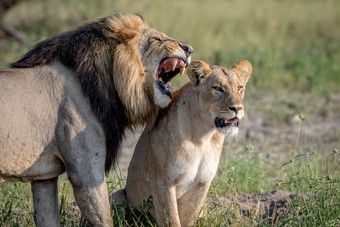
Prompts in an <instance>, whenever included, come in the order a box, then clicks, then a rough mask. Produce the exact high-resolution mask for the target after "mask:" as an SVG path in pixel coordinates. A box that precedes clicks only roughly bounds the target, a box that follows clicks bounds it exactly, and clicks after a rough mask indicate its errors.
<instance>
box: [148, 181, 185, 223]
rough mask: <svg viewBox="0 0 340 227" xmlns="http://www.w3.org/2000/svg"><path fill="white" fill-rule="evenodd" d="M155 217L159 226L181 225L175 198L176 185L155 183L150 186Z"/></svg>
mask: <svg viewBox="0 0 340 227" xmlns="http://www.w3.org/2000/svg"><path fill="white" fill-rule="evenodd" d="M151 188H152V189H151V191H152V196H153V202H154V205H155V211H156V218H157V222H158V224H159V226H171V227H173V226H181V223H180V220H179V215H178V209H177V200H176V187H175V186H172V187H167V186H165V184H162V183H160V182H159V183H156V184H152V187H151Z"/></svg>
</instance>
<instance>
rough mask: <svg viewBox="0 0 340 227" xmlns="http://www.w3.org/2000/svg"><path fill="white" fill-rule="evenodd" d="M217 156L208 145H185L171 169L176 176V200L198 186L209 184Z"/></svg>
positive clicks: (214, 171) (213, 148) (215, 150)
mask: <svg viewBox="0 0 340 227" xmlns="http://www.w3.org/2000/svg"><path fill="white" fill-rule="evenodd" d="M219 156H220V151H219V150H218V149H216V148H215V147H213V146H212V145H211V144H210V143H206V144H202V145H201V146H195V145H193V144H186V146H184V147H183V152H182V155H181V156H180V157H178V159H177V160H176V162H175V163H176V164H175V165H173V169H172V171H173V173H174V175H175V176H176V178H175V179H176V180H175V181H176V185H177V188H176V194H177V198H180V197H181V196H182V195H183V194H184V193H186V192H188V191H189V190H190V189H192V188H194V187H195V186H197V185H198V184H206V183H210V182H211V181H212V179H213V178H214V176H215V174H216V170H217V166H218V162H219Z"/></svg>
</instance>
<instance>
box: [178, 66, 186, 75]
mask: <svg viewBox="0 0 340 227" xmlns="http://www.w3.org/2000/svg"><path fill="white" fill-rule="evenodd" d="M179 70H180V75H181V76H183V74H184V70H185V67H184V66H180V67H179Z"/></svg>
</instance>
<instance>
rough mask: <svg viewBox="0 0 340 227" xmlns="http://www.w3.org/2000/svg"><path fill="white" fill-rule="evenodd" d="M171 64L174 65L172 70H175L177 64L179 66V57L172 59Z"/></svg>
mask: <svg viewBox="0 0 340 227" xmlns="http://www.w3.org/2000/svg"><path fill="white" fill-rule="evenodd" d="M171 65H172V68H171V70H172V71H174V70H175V69H176V66H177V59H173V60H172V61H171Z"/></svg>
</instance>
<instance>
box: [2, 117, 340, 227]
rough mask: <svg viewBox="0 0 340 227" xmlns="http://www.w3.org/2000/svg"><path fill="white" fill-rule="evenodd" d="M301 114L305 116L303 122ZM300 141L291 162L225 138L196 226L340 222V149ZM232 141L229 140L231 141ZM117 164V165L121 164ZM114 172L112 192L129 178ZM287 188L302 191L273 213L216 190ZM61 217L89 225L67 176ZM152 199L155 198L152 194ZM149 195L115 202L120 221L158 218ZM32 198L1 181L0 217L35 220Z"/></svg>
mask: <svg viewBox="0 0 340 227" xmlns="http://www.w3.org/2000/svg"><path fill="white" fill-rule="evenodd" d="M301 125H302V120H300V126H301ZM300 130H301V127H299V130H298V135H297V142H296V146H295V148H294V150H293V151H292V152H291V154H290V159H289V160H288V161H286V162H284V161H283V160H278V161H276V162H275V163H274V164H273V163H272V162H270V161H269V160H268V159H266V158H264V157H263V156H262V155H261V154H262V153H261V152H260V151H257V150H256V147H253V146H251V145H248V146H245V145H244V146H243V148H240V147H239V149H238V150H236V151H234V152H231V151H229V149H230V146H229V145H228V144H226V146H225V150H224V153H223V155H222V157H221V160H220V165H219V169H218V172H217V176H216V177H215V179H214V181H213V183H212V185H211V188H210V191H209V196H208V199H207V202H206V205H205V206H204V207H203V211H205V212H204V213H205V215H204V216H203V217H200V218H199V220H198V221H197V223H196V224H197V226H225V225H227V226H228V223H229V224H233V225H237V226H238V225H242V226H244V225H252V226H268V225H273V224H274V225H275V226H283V225H284V226H338V225H339V224H340V212H339V211H340V197H339V195H340V179H339V177H340V176H339V173H340V165H339V157H338V156H339V154H338V150H337V149H336V148H335V149H333V150H323V149H318V150H308V149H305V148H301V147H300V146H298V140H299V134H300ZM232 143H233V142H230V144H232ZM116 170H117V169H116ZM112 176H113V175H111V177H109V180H108V187H109V191H110V192H114V191H117V190H118V189H120V188H122V187H124V184H125V179H124V177H122V176H121V175H120V174H119V169H118V170H117V171H116V174H115V177H112ZM274 189H283V190H287V191H290V192H293V193H295V194H296V195H303V196H298V197H296V198H295V199H293V200H292V201H291V202H290V203H289V210H290V212H287V213H285V214H284V215H281V216H280V218H278V219H277V220H275V223H273V220H272V219H267V218H259V217H256V216H252V215H249V216H248V217H243V216H242V215H241V213H240V211H239V209H235V207H234V208H230V207H224V208H222V209H221V207H219V206H217V205H216V202H215V198H216V196H224V197H229V198H233V197H236V196H237V195H240V194H247V193H260V192H265V191H271V190H274ZM59 198H60V201H61V205H60V206H61V219H62V224H63V226H86V222H85V221H84V218H82V217H81V215H80V213H79V211H78V210H75V207H74V198H73V196H72V190H71V187H70V184H69V183H68V182H67V181H66V177H61V179H60V182H59ZM151 201H152V200H151ZM151 201H147V202H146V204H145V206H144V207H143V210H142V211H141V212H140V211H138V210H136V209H134V210H131V209H128V208H127V207H126V206H125V205H126V204H121V205H118V206H116V207H113V210H114V211H115V215H114V217H113V219H114V222H115V226H130V225H133V224H134V225H137V226H151V224H152V223H155V220H154V219H153V218H152V217H151V216H150V215H149V214H148V213H147V211H148V209H150V208H151V207H152V206H153V205H152V202H151ZM31 204H32V198H31V195H30V189H29V185H28V184H23V183H4V184H1V185H0V223H2V224H4V225H7V226H29V225H33V218H32V212H33V210H32V209H33V208H32V205H31Z"/></svg>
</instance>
